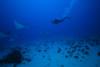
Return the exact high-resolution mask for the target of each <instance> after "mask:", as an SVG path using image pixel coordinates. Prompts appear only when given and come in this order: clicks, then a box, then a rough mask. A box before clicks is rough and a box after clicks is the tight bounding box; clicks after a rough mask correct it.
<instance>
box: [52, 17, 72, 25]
mask: <svg viewBox="0 0 100 67" xmlns="http://www.w3.org/2000/svg"><path fill="white" fill-rule="evenodd" d="M70 18H71V17H68V16H66V17H64V18H62V19H57V18H55V19H54V20H53V21H52V24H59V23H62V22H64V21H65V20H66V19H70Z"/></svg>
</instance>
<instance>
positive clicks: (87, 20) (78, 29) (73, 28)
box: [0, 0, 100, 67]
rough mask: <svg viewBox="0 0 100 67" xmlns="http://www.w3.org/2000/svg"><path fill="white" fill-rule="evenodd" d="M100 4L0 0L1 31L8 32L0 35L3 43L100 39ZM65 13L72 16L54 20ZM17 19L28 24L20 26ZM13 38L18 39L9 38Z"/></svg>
mask: <svg viewBox="0 0 100 67" xmlns="http://www.w3.org/2000/svg"><path fill="white" fill-rule="evenodd" d="M99 6H100V1H99V0H0V32H3V33H5V34H7V35H8V37H5V38H0V41H1V42H0V43H1V44H0V45H2V44H4V45H6V47H7V46H9V45H11V46H12V45H13V44H15V45H14V46H16V45H17V46H18V45H20V44H24V43H27V42H30V41H34V40H59V39H88V38H92V37H93V38H98V39H99V38H100V7H99ZM65 16H69V17H71V18H70V19H66V20H65V21H64V22H62V23H60V24H57V25H55V24H52V20H53V19H55V18H59V19H61V18H63V17H65ZM15 21H17V22H18V23H20V24H22V25H23V26H24V28H22V29H16V27H15ZM11 38H12V39H14V41H9V39H11ZM36 42H37V41H36ZM30 45H31V44H30ZM40 45H41V44H40ZM4 47H5V46H4ZM33 66H34V65H33ZM30 67H31V66H30ZM34 67H38V66H34ZM41 67H42V66H41ZM51 67H56V66H51ZM65 67H67V66H65ZM69 67H71V66H69ZM72 67H73V66H72ZM87 67H88V66H87Z"/></svg>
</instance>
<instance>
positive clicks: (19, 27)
mask: <svg viewBox="0 0 100 67" xmlns="http://www.w3.org/2000/svg"><path fill="white" fill-rule="evenodd" d="M24 27H25V26H24V25H22V24H20V23H19V22H17V21H15V28H16V29H22V28H24Z"/></svg>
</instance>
